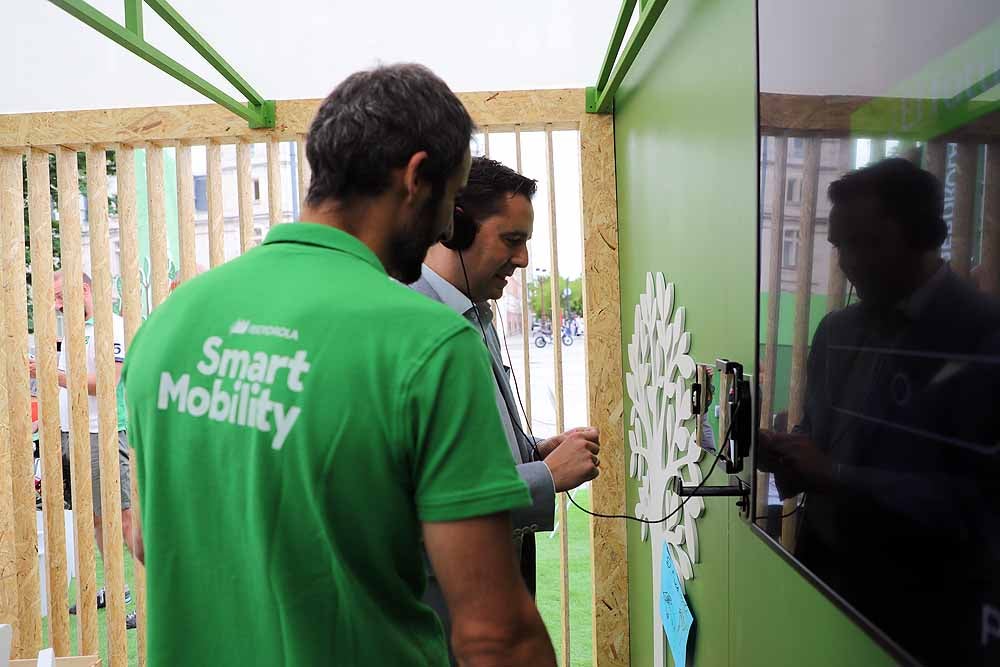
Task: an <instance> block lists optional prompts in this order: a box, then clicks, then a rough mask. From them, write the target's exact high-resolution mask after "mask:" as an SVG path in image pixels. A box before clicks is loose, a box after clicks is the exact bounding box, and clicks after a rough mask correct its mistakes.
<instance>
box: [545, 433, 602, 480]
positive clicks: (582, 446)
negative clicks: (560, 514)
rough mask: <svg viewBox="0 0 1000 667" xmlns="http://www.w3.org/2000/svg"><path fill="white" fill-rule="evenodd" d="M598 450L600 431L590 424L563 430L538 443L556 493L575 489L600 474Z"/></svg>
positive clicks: (599, 450) (599, 446) (599, 448)
mask: <svg viewBox="0 0 1000 667" xmlns="http://www.w3.org/2000/svg"><path fill="white" fill-rule="evenodd" d="M543 447H544V449H543ZM600 452H601V445H600V432H599V431H598V430H597V429H596V428H590V427H588V428H576V429H573V430H572V431H567V432H565V433H563V434H561V435H557V436H555V437H554V438H549V439H548V440H546V441H544V442H542V443H540V444H539V445H538V453H539V454H541V456H542V460H543V461H544V462H545V465H547V466H548V467H549V472H551V473H552V481H553V482H555V485H556V492H562V491H569V490H570V489H575V488H576V487H578V486H580V485H581V484H583V483H584V482H588V481H590V480H592V479H594V478H595V477H597V476H598V475H599V474H601V471H600V470H599V469H598V468H599V466H600V465H601V461H600V458H598V454H600Z"/></svg>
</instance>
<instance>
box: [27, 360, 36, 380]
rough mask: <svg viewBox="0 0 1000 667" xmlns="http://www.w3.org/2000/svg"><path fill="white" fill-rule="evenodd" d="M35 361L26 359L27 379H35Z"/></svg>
mask: <svg viewBox="0 0 1000 667" xmlns="http://www.w3.org/2000/svg"><path fill="white" fill-rule="evenodd" d="M35 364H36V362H35V360H34V359H28V377H32V378H33V377H35Z"/></svg>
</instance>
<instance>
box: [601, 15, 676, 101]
mask: <svg viewBox="0 0 1000 667" xmlns="http://www.w3.org/2000/svg"><path fill="white" fill-rule="evenodd" d="M635 5H636V0H622V6H621V9H620V10H619V11H618V20H617V21H616V22H615V30H614V32H613V33H612V35H611V43H610V44H608V50H607V53H605V54H604V62H603V63H602V64H601V71H600V72H599V73H598V75H597V85H596V86H593V87H591V88H587V112H588V113H611V111H612V109H613V108H614V102H615V93H616V92H618V88H619V87H620V86H621V85H622V81H624V80H625V75H626V74H628V70H629V68H630V67H631V66H632V63H633V62H634V61H635V58H636V56H638V55H639V51H641V50H642V45H643V44H645V43H646V38H647V37H649V33H650V31H652V29H653V26H654V25H655V24H656V21H657V19H659V18H660V14H661V13H662V12H663V8H664V7H666V6H667V0H642V1H641V2H640V3H639V21H638V22H637V23H636V26H635V29H634V30H633V31H632V35H631V37H629V40H628V44H626V45H625V49H624V51H621V45H622V41H624V39H625V31H626V30H628V24H629V22H630V21H631V20H632V12H633V11H634V10H635ZM619 51H621V57H620V58H619V57H618V56H619Z"/></svg>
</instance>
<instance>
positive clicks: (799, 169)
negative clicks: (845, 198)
mask: <svg viewBox="0 0 1000 667" xmlns="http://www.w3.org/2000/svg"><path fill="white" fill-rule="evenodd" d="M775 143H776V141H775V138H774V137H765V138H764V142H763V145H762V146H761V170H762V171H763V174H764V176H763V178H764V190H763V192H762V193H761V213H762V215H761V218H762V219H761V238H760V252H761V257H762V258H765V261H762V262H761V288H762V289H764V290H766V289H767V285H768V284H769V280H770V278H769V275H768V272H769V271H770V263H769V262H768V261H766V258H769V257H771V229H772V226H773V224H774V223H773V219H772V209H773V205H774V188H775V176H776V171H777V170H776V167H775V160H774V155H775V151H776V149H775ZM805 143H806V142H805V139H803V138H801V137H789V138H788V160H787V165H786V168H785V174H784V185H785V193H784V204H785V214H784V229H783V233H782V246H781V290H782V291H783V292H794V291H795V285H796V273H797V271H798V268H799V263H800V261H801V259H802V258H801V253H800V240H799V239H800V234H799V229H800V222H801V215H802V189H803V188H802V186H803V181H804V178H803V176H804V174H803V162H804V160H805ZM819 165H820V166H819V184H818V188H817V194H816V237H815V245H814V248H813V265H812V293H813V294H826V291H827V276H828V275H829V270H830V249H831V248H830V244H829V243H827V228H828V220H829V217H830V201H829V200H828V199H827V197H826V189H827V188H828V187H829V186H830V183H832V182H833V181H835V180H836V179H838V178H839V177H840V176H841V175H842V174H843V173H844V172H846V171H847V170H848V169H850V167H851V166H852V164H851V150H850V142H849V141H847V140H840V139H823V140H822V143H821V145H820V161H819Z"/></svg>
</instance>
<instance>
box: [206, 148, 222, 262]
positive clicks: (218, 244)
mask: <svg viewBox="0 0 1000 667" xmlns="http://www.w3.org/2000/svg"><path fill="white" fill-rule="evenodd" d="M205 155H206V159H207V163H208V175H207V177H206V187H207V188H208V257H209V264H210V265H211V267H212V268H215V267H217V266H219V265H220V264H222V263H224V262H225V261H226V251H225V233H226V230H225V220H224V219H223V210H222V147H221V146H220V145H219V144H217V143H210V144H208V146H206V147H205Z"/></svg>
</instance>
